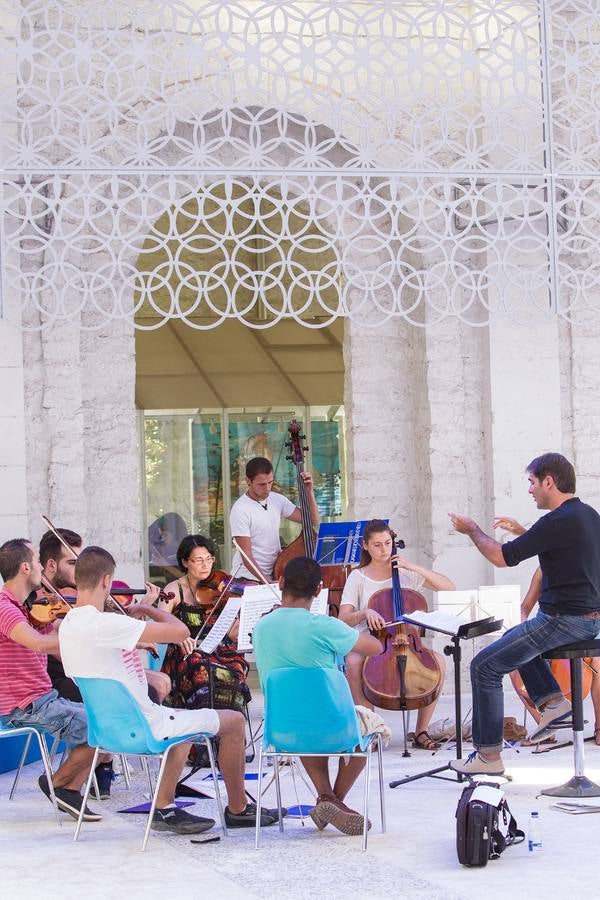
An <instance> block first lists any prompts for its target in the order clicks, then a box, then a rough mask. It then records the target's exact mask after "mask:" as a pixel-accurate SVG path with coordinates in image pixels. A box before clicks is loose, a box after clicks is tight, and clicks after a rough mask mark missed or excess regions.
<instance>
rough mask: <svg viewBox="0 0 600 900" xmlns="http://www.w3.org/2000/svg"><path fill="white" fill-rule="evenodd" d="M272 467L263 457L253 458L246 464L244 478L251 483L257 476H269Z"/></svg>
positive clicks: (268, 460)
mask: <svg viewBox="0 0 600 900" xmlns="http://www.w3.org/2000/svg"><path fill="white" fill-rule="evenodd" d="M272 471H273V465H272V463H271V460H270V459H267V458H266V457H265V456H255V457H253V458H252V459H249V460H248V462H247V463H246V478H249V479H250V481H252V480H253V479H254V478H256V476H257V475H270V474H271V472H272Z"/></svg>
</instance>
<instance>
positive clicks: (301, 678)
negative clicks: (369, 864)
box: [255, 667, 386, 850]
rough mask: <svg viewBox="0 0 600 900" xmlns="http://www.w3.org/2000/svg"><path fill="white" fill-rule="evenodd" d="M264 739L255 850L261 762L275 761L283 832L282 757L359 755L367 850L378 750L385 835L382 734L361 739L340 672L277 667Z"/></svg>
mask: <svg viewBox="0 0 600 900" xmlns="http://www.w3.org/2000/svg"><path fill="white" fill-rule="evenodd" d="M263 688H264V696H265V722H264V736H263V742H262V745H261V747H260V751H259V757H258V800H257V806H258V810H257V816H256V834H255V847H256V848H257V849H258V843H259V837H260V809H261V803H262V772H263V759H264V758H269V757H271V758H272V757H274V759H275V767H274V771H275V788H276V791H277V806H278V810H279V830H280V831H283V817H282V815H281V787H280V784H279V758H280V757H281V756H284V757H290V756H338V757H339V756H359V757H364V758H365V759H366V761H367V762H366V765H365V769H364V794H363V796H364V810H363V816H364V828H363V844H362V849H363V850H366V849H367V834H368V808H369V779H370V774H371V772H370V770H371V753H372V750H373V748H375V749H376V750H377V763H378V769H379V805H380V813H381V830H382V831H383V832H385V827H386V826H385V804H384V792H383V757H382V749H383V748H382V746H381V741H380V739H379V735H377V734H370V735H366V736H364V735H361V733H360V726H359V722H358V716H357V715H356V709H355V707H354V701H353V699H352V694H351V693H350V688H349V686H348V682H347V681H346V678H345V677H344V675H343V674H342V672H340V671H339V670H338V669H320V668H298V667H293V668H282V669H273V670H272V671H271V672H269V674H268V675H267V678H266V680H265V682H264V685H263Z"/></svg>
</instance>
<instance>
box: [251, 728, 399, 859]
mask: <svg viewBox="0 0 600 900" xmlns="http://www.w3.org/2000/svg"><path fill="white" fill-rule="evenodd" d="M373 745H374V746H375V749H376V752H377V774H378V782H379V812H380V817H381V831H382V832H383V833H385V831H386V827H387V824H386V816H385V794H384V776H383V746H382V744H381V741H380V740H379V737H377V738H376V739H375V741H374V742H373V743H372V744H370V745H369V746H368V747H367V749H366V750H365V751H364V753H361V754H358V753H357V754H355V755H356V756H364V757H365V768H364V787H363V817H364V825H363V832H362V849H363V850H366V849H367V840H368V832H369V795H370V782H371V759H372V749H373ZM310 755H311V754H310V753H307V754H306V756H310ZM343 755H345V754H343ZM332 756H336V754H332ZM267 757H270V758H274V760H275V766H274V773H275V774H274V777H275V789H276V791H277V808H278V812H279V830H280V831H283V819H282V816H281V803H282V801H281V786H280V782H279V758H280V754H277V753H274V752H267V753H264V752H263V748H262V746H261V747H260V749H259V751H258V783H257V798H256V827H255V833H254V847H255V849H256V850H258V847H259V843H260V814H261V809H262V795H263V771H262V770H263V759H264V758H267Z"/></svg>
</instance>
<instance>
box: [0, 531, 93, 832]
mask: <svg viewBox="0 0 600 900" xmlns="http://www.w3.org/2000/svg"><path fill="white" fill-rule="evenodd" d="M0 575H1V576H2V578H3V580H4V587H3V588H2V590H1V591H0V722H1V723H2V724H3V725H8V726H10V727H14V728H18V727H20V726H24V725H30V726H33V727H35V728H41V729H43V730H44V731H47V732H49V733H50V734H52V735H57V736H58V737H60V738H61V739H63V740H65V741H67V742H68V743H69V744H71V745H72V749H71V751H70V753H69V755H68V757H67V759H66V760H65V762H64V763H63V764H62V765H61V766H60V767H59V768H58V769H57V770H56V772H55V773H54V775H53V778H52V783H53V786H54V793H55V795H56V802H57V804H58V806H59V808H60V809H61V810H63V811H64V812H67V813H69V815H71V816H73V818H75V819H76V818H77V816H78V815H79V810H80V809H81V803H82V797H81V786H82V784H83V783H84V781H85V780H86V778H87V777H88V774H89V771H90V766H91V763H92V758H93V755H94V751H93V750H92V748H91V747H88V745H87V718H86V715H85V711H84V709H83V705H82V704H81V703H73V702H71V701H70V700H65V699H63V698H61V697H59V696H58V694H57V692H56V691H55V690H54V689H53V687H52V683H51V681H50V678H49V676H48V672H47V670H46V654H48V653H54V654H57V653H58V652H59V643H58V634H57V633H56V631H54V630H49V631H48V633H44V632H43V631H41V630H39V629H38V628H34V627H33V626H32V625H31V624H30V622H29V619H28V617H27V614H26V612H25V609H24V606H23V604H24V601H25V600H26V599H27V598H28V597H29V595H30V594H31V593H32V592H35V591H37V590H39V588H40V586H41V575H42V566H41V564H40V560H39V557H38V553H37V551H36V550H34V548H33V547H32V545H31V543H30V542H29V541H28V540H26V539H24V538H16V539H14V540H11V541H6V542H5V543H4V544H3V545H2V546H1V547H0ZM39 785H40V788H41V790H42V791H43V792H44V794H45V795H46V796H47V797H50V788H49V785H48V782H47V778H46V775H42V776H41V778H40V779H39ZM101 818H102V817H101V816H100V815H98V814H97V813H95V812H93V811H92V810H90V809H86V810H85V814H84V820H85V821H87V822H96V821H98V820H99V819H101Z"/></svg>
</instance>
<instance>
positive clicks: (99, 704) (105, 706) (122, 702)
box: [73, 678, 227, 850]
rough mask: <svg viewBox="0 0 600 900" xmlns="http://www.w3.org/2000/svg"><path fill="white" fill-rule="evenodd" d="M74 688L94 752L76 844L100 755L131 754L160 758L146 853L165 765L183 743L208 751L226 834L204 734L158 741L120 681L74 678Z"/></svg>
mask: <svg viewBox="0 0 600 900" xmlns="http://www.w3.org/2000/svg"><path fill="white" fill-rule="evenodd" d="M75 681H76V683H77V687H78V688H79V690H80V691H81V696H82V697H83V702H84V704H85V711H86V713H87V717H88V744H89V745H90V746H91V747H95V748H96V752H95V753H94V760H93V762H92V766H91V769H90V774H89V777H88V780H87V783H86V786H85V793H84V795H83V803H82V804H81V812H80V815H79V818H78V820H77V827H76V829H75V836H74V838H73V840H75V841H76V840H77V838H78V837H79V832H80V831H81V825H82V821H83V819H82V817H83V810H84V808H85V805H86V803H87V800H88V797H89V793H90V789H91V786H92V782H93V777H94V770H95V768H96V765H97V762H98V756H99V754H100V753H122V754H129V753H133V754H135V755H136V756H141V757H142V758H146V757H152V756H159V757H161V762H160V768H159V772H158V778H157V780H156V784H155V786H154V791H153V792H152V803H151V805H150V812H149V814H148V823H147V825H146V831H145V833H144V840H143V843H142V850H145V849H146V844H147V843H148V837H149V835H150V826H151V824H152V817H153V815H154V810H155V808H156V798H157V796H158V791H159V788H160V784H161V781H162V778H163V774H164V770H165V765H166V763H167V759H168V756H169V751H170V749H171V747H175V746H176V745H177V744H184V743H186V741H192V742H194V743H199V742H200V741H204V743H205V744H206V748H207V750H208V756H209V759H210V768H211V772H212V777H213V783H214V785H215V796H216V800H217V806H218V808H219V816H220V819H221V826H222V828H223V833H224V834H225V835H226V834H227V828H226V826H225V817H224V815H223V804H222V801H221V794H220V791H219V780H218V775H217V770H216V766H215V758H214V753H213V748H212V744H211V742H210V735H207V734H187V735H185V736H183V737H175V738H168V739H166V740H160V739H159V738H156V737H154V735H153V734H152V731H151V729H150V726H149V725H148V721H147V719H146V717H145V716H144V714H143V713H142V711H141V709H140V707H139V705H138V704H137V702H136V700H135V699H134V697H133V696H132V694H131V693H130V691H128V690H127V688H126V687H125V685H124V684H122V683H121V682H120V681H115V680H113V679H110V678H76V679H75Z"/></svg>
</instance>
